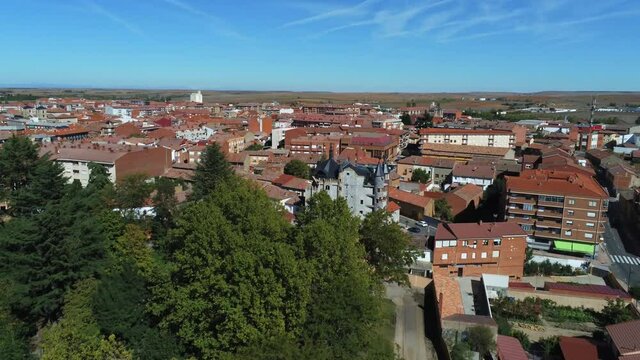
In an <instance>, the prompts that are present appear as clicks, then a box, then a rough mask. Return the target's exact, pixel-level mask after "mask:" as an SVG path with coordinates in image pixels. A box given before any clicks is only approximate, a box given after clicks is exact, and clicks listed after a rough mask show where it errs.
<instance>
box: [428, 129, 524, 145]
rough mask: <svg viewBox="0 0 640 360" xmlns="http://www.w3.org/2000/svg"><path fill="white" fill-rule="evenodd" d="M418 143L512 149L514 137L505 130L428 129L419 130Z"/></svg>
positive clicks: (514, 141)
mask: <svg viewBox="0 0 640 360" xmlns="http://www.w3.org/2000/svg"><path fill="white" fill-rule="evenodd" d="M420 143H421V144H451V145H471V146H490V147H498V148H513V147H515V143H516V135H515V134H514V133H513V132H511V131H507V130H491V129H448V128H428V129H421V130H420Z"/></svg>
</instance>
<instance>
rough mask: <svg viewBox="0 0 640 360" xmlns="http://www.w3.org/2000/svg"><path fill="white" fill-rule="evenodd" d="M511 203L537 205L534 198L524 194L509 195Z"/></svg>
mask: <svg viewBox="0 0 640 360" xmlns="http://www.w3.org/2000/svg"><path fill="white" fill-rule="evenodd" d="M509 203H511V204H531V205H535V203H536V200H535V199H534V198H532V197H531V198H526V197H523V196H513V195H511V196H509Z"/></svg>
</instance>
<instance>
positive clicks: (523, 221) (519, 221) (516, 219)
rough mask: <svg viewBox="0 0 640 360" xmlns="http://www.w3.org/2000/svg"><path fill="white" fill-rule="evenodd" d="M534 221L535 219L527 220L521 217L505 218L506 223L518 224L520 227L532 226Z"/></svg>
mask: <svg viewBox="0 0 640 360" xmlns="http://www.w3.org/2000/svg"><path fill="white" fill-rule="evenodd" d="M534 221H535V219H533V218H529V219H525V218H523V217H519V216H514V217H512V218H511V217H509V218H507V222H512V223H516V224H520V225H533V222H534Z"/></svg>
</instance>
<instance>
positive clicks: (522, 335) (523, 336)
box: [511, 330, 531, 351]
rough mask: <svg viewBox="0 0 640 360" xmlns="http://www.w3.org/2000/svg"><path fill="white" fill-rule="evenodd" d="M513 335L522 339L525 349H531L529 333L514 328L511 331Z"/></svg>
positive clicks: (521, 342)
mask: <svg viewBox="0 0 640 360" xmlns="http://www.w3.org/2000/svg"><path fill="white" fill-rule="evenodd" d="M511 336H513V337H514V338H516V339H518V341H520V344H521V345H522V347H523V348H524V350H525V351H529V348H530V347H531V340H530V339H529V335H527V333H525V332H524V331H522V330H513V331H511Z"/></svg>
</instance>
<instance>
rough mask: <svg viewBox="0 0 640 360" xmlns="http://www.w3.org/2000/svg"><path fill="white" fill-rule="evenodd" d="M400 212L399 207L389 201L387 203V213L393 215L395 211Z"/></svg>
mask: <svg viewBox="0 0 640 360" xmlns="http://www.w3.org/2000/svg"><path fill="white" fill-rule="evenodd" d="M398 210H400V205H398V204H396V203H395V202H393V201H389V202H388V203H387V211H388V212H390V213H394V212H396V211H398Z"/></svg>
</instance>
